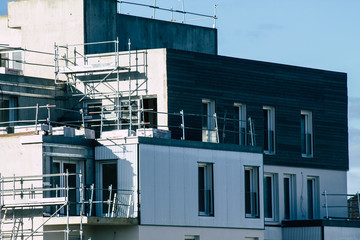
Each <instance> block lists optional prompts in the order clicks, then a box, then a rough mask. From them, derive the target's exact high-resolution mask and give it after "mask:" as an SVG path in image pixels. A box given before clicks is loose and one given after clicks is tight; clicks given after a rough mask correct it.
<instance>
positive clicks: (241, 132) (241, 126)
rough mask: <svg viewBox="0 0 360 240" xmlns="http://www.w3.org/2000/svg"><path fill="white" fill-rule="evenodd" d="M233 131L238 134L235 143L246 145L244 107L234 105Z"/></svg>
mask: <svg viewBox="0 0 360 240" xmlns="http://www.w3.org/2000/svg"><path fill="white" fill-rule="evenodd" d="M234 106H235V131H236V132H237V133H238V135H237V136H235V137H236V139H235V143H236V144H239V145H247V127H246V126H247V124H246V105H245V104H242V103H235V104H234Z"/></svg>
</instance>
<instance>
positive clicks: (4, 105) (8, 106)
mask: <svg viewBox="0 0 360 240" xmlns="http://www.w3.org/2000/svg"><path fill="white" fill-rule="evenodd" d="M0 93H1V92H0ZM15 107H17V98H13V97H4V96H0V108H1V109H2V110H0V123H3V124H0V126H13V125H15V123H14V121H16V120H17V113H16V110H15V109H13V108H15Z"/></svg>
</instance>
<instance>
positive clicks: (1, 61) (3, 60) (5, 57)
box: [0, 53, 9, 68]
mask: <svg viewBox="0 0 360 240" xmlns="http://www.w3.org/2000/svg"><path fill="white" fill-rule="evenodd" d="M0 67H5V68H8V67H9V53H0Z"/></svg>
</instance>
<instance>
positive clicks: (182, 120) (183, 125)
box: [180, 110, 185, 140]
mask: <svg viewBox="0 0 360 240" xmlns="http://www.w3.org/2000/svg"><path fill="white" fill-rule="evenodd" d="M180 116H181V129H182V137H181V140H185V119H184V118H185V117H184V110H181V111H180Z"/></svg>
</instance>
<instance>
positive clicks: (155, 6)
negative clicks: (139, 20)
mask: <svg viewBox="0 0 360 240" xmlns="http://www.w3.org/2000/svg"><path fill="white" fill-rule="evenodd" d="M155 11H156V0H154V13H153V19H155Z"/></svg>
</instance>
